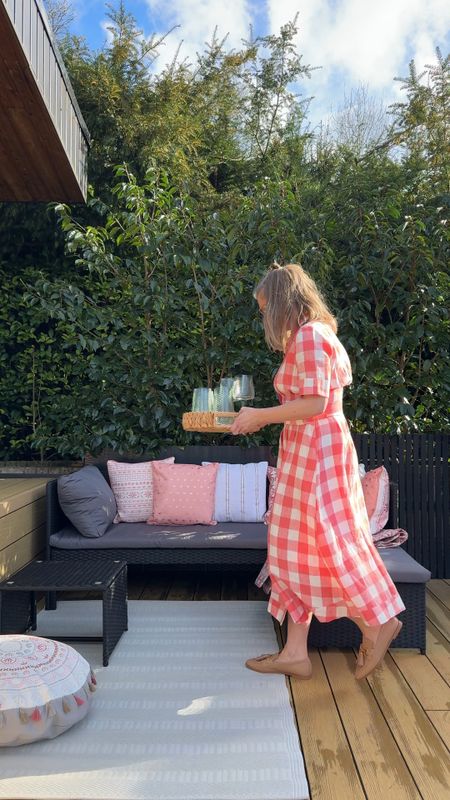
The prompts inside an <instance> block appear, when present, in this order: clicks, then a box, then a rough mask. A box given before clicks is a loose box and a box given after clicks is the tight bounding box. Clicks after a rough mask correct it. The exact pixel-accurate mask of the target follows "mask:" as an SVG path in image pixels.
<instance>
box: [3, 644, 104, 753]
mask: <svg viewBox="0 0 450 800" xmlns="http://www.w3.org/2000/svg"><path fill="white" fill-rule="evenodd" d="M95 687H96V680H95V676H94V673H93V672H92V670H91V668H90V666H89V664H88V662H87V661H86V660H85V659H84V658H83V656H81V655H80V653H77V651H76V650H74V649H73V647H69V645H67V644H64V643H63V642H56V641H54V640H52V639H42V638H41V637H39V636H22V635H13V636H0V746H3V747H8V746H13V745H18V744H28V743H30V742H35V741H36V740H38V739H54V737H55V736H59V734H60V733H64V731H66V730H68V729H69V728H71V727H72V725H75V723H77V722H79V721H80V720H82V719H83V717H85V716H86V714H87V712H88V711H89V708H90V705H91V701H92V695H93V692H94V691H95Z"/></svg>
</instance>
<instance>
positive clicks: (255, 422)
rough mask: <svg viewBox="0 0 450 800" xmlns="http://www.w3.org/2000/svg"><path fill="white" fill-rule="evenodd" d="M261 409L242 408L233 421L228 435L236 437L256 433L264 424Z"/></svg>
mask: <svg viewBox="0 0 450 800" xmlns="http://www.w3.org/2000/svg"><path fill="white" fill-rule="evenodd" d="M262 412H263V409H261V408H249V407H248V406H244V407H243V408H241V410H240V411H239V414H238V415H237V417H236V419H235V420H234V422H233V424H232V426H231V428H230V433H232V434H234V435H235V436H238V435H239V434H243V433H256V431H259V430H261V428H263V427H264V425H265V424H266V423H265V421H264V418H263V414H262Z"/></svg>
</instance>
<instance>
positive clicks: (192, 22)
mask: <svg viewBox="0 0 450 800" xmlns="http://www.w3.org/2000/svg"><path fill="white" fill-rule="evenodd" d="M146 2H147V5H148V7H149V10H150V12H155V13H158V14H159V13H160V14H161V15H164V19H165V21H166V22H167V28H166V29H168V28H170V27H172V26H173V25H179V26H180V27H179V28H177V29H176V30H175V31H173V32H172V33H171V34H170V35H169V36H168V37H167V38H166V40H165V43H164V46H163V47H162V48H161V50H160V52H161V56H160V58H159V59H158V67H159V68H161V66H162V65H163V64H167V63H170V62H171V61H172V59H173V57H174V55H175V53H176V51H177V49H178V47H179V45H180V42H182V45H181V50H180V57H181V58H182V59H183V58H187V59H188V61H190V62H195V59H196V54H197V53H201V52H204V50H205V43H207V42H210V41H211V39H212V36H213V33H214V30H215V29H216V28H217V35H218V37H219V38H223V37H224V36H226V35H227V34H228V38H227V46H228V48H229V49H231V48H240V47H241V43H242V39H245V38H248V34H249V29H250V24H251V22H252V14H251V8H250V4H249V2H247V0H227V3H224V2H223V0H146Z"/></svg>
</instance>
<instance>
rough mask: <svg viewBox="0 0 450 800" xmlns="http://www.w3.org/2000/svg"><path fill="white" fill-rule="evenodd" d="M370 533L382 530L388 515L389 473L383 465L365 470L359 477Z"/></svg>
mask: <svg viewBox="0 0 450 800" xmlns="http://www.w3.org/2000/svg"><path fill="white" fill-rule="evenodd" d="M361 483H362V488H363V493H364V500H365V503H366V508H367V514H368V517H369V522H370V532H371V534H372V535H374V534H375V533H379V532H380V531H381V530H383V528H384V526H385V525H386V522H387V521H388V517H389V475H388V473H387V470H386V468H385V467H377V468H376V469H371V470H370V472H366V474H365V475H364V477H363V478H362V479H361Z"/></svg>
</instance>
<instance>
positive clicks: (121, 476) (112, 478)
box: [106, 456, 175, 523]
mask: <svg viewBox="0 0 450 800" xmlns="http://www.w3.org/2000/svg"><path fill="white" fill-rule="evenodd" d="M174 461H175V458H174V457H173V456H172V457H171V458H165V459H164V462H165V463H167V464H173V462H174ZM106 463H107V467H108V475H109V482H110V484H111V489H112V490H113V493H114V497H115V498H116V503H117V514H116V516H115V517H114V519H113V522H116V523H117V522H146V520H147V519H148V518H149V517H150V516H151V514H152V511H153V472H152V464H154V463H155V462H154V461H141V462H139V463H137V464H127V463H125V462H124V461H107V462H106Z"/></svg>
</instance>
